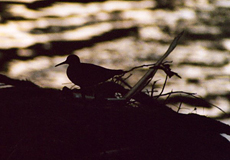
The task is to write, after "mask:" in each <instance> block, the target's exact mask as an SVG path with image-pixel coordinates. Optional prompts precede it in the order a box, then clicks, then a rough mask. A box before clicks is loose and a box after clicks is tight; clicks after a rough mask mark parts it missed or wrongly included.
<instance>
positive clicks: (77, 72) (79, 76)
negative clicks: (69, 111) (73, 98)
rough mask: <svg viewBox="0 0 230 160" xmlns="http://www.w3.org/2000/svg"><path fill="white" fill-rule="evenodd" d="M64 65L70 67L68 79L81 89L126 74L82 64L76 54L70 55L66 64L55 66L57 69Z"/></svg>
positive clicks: (121, 71)
mask: <svg viewBox="0 0 230 160" xmlns="http://www.w3.org/2000/svg"><path fill="white" fill-rule="evenodd" d="M63 64H68V65H69V66H68V68H67V72H66V73H67V77H68V78H69V79H70V81H71V82H73V83H74V84H75V85H78V86H80V88H81V89H83V88H87V87H92V86H96V85H97V84H100V83H102V82H105V81H107V80H108V79H110V78H113V77H114V76H116V75H122V74H124V73H126V72H125V71H123V70H120V69H119V70H114V69H108V68H104V67H101V66H98V65H95V64H91V63H81V61H80V58H79V57H78V56H77V55H74V54H72V55H69V56H68V57H67V59H66V60H65V61H64V62H61V63H59V64H57V65H55V67H57V66H60V65H63Z"/></svg>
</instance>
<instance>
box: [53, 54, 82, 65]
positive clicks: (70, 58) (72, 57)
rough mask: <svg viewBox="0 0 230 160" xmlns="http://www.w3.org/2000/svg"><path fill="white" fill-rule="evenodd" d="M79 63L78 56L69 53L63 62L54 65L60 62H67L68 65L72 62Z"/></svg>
mask: <svg viewBox="0 0 230 160" xmlns="http://www.w3.org/2000/svg"><path fill="white" fill-rule="evenodd" d="M79 63H80V59H79V57H78V56H76V55H69V56H68V57H67V59H66V60H65V61H64V62H62V63H59V64H57V65H56V66H55V67H57V66H60V65H62V64H69V65H71V64H73V65H76V64H79Z"/></svg>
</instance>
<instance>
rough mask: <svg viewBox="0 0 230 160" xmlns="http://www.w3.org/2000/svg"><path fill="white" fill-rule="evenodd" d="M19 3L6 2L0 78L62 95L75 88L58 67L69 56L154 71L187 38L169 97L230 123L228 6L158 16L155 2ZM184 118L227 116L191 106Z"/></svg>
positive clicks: (192, 5)
mask: <svg viewBox="0 0 230 160" xmlns="http://www.w3.org/2000/svg"><path fill="white" fill-rule="evenodd" d="M14 2H17V3H13V1H11V2H0V4H1V5H0V6H1V8H2V12H1V23H0V42H1V43H0V61H1V72H2V73H4V74H6V75H8V76H10V77H14V78H19V79H29V80H31V81H33V82H35V83H36V84H39V85H40V86H42V87H53V88H59V89H61V88H62V87H63V86H65V85H67V86H72V84H71V83H70V81H69V80H68V79H67V77H66V75H65V69H66V66H62V67H60V68H55V67H54V65H55V64H57V63H59V62H62V61H63V60H64V59H65V58H66V56H67V55H68V54H71V53H74V54H77V55H79V57H80V58H81V61H82V62H88V63H95V64H98V65H102V66H105V67H108V68H119V69H120V68H121V69H130V68H132V67H134V66H137V65H143V64H149V63H155V62H156V61H157V60H158V59H159V57H160V56H161V55H163V53H164V52H165V51H166V50H167V48H168V46H169V44H170V43H171V41H172V39H173V38H174V37H175V36H176V35H177V34H178V33H179V32H181V31H182V30H184V31H185V34H184V35H183V37H182V39H181V41H180V43H179V44H178V46H177V47H176V49H175V50H174V51H173V53H172V54H171V55H170V56H169V58H168V59H167V60H169V61H173V63H172V69H173V71H175V72H177V73H178V74H179V75H180V76H181V77H182V79H179V78H176V77H173V78H171V79H170V80H169V81H168V83H167V86H166V88H165V92H170V91H172V90H173V91H185V92H195V93H197V94H198V95H201V96H202V97H204V98H205V99H207V100H209V101H210V102H211V103H213V104H215V105H217V106H219V107H220V108H221V109H223V110H224V111H225V112H227V113H228V114H227V115H225V116H224V118H229V113H230V108H229V106H230V101H229V99H230V52H229V51H230V31H229V24H230V23H229V22H230V19H229V16H228V15H229V14H230V10H229V8H230V3H229V2H228V1H218V0H216V1H213V2H212V3H207V1H193V0H190V1H185V2H184V4H183V3H182V2H181V3H179V1H178V2H177V1H175V3H177V5H175V8H173V9H167V8H159V7H157V2H156V1H132V2H130V1H119V2H118V1H105V2H94V3H73V2H67V1H66V2H52V3H51V1H44V2H42V1H34V2H33V3H31V2H29V1H24V2H23V1H14ZM49 2H50V3H49ZM145 71H146V69H143V70H140V71H136V72H134V73H133V76H131V77H130V78H129V79H128V81H129V83H130V84H135V83H136V82H137V81H138V79H139V78H141V76H142V75H143V74H144V72H145ZM164 79H165V74H164V73H163V72H162V71H159V72H158V74H157V75H156V77H155V78H154V80H159V81H158V82H157V87H158V88H156V90H158V93H159V92H160V90H161V87H162V85H163V83H164ZM156 94H157V93H156ZM172 107H174V108H177V107H178V105H175V106H172ZM181 112H186V113H191V112H197V113H199V114H204V115H207V116H222V112H221V111H220V110H219V109H217V108H215V107H213V108H209V109H205V108H204V107H199V106H198V108H197V109H196V110H194V107H193V108H190V107H188V106H187V105H185V104H182V109H181ZM226 122H227V123H229V124H230V121H228V120H226Z"/></svg>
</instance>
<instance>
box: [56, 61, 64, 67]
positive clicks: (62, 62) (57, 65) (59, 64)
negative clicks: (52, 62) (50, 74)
mask: <svg viewBox="0 0 230 160" xmlns="http://www.w3.org/2000/svg"><path fill="white" fill-rule="evenodd" d="M62 64H67V62H66V61H64V62H62V63H59V64H57V65H56V66H55V67H57V66H60V65H62Z"/></svg>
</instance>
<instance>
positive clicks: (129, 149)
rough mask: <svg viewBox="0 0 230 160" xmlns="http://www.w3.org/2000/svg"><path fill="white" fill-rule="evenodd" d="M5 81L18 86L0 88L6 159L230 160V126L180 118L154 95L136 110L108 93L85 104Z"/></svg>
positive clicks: (66, 93) (0, 138)
mask: <svg viewBox="0 0 230 160" xmlns="http://www.w3.org/2000/svg"><path fill="white" fill-rule="evenodd" d="M0 81H1V82H3V83H5V84H11V85H13V86H14V87H10V88H2V89H0V101H1V105H0V159H1V160H5V159H7V160H17V159H20V160H22V159H24V160H26V159H31V160H32V159H33V160H38V159H42V160H46V159H47V160H62V159H63V160H67V159H68V160H78V159H81V160H84V159H85V160H86V159H93V160H95V159H106V160H107V159H109V160H111V159H114V160H115V159H116V160H117V159H124V160H126V159H133V160H146V159H155V160H204V159H207V160H229V159H230V143H229V141H228V140H226V139H225V138H223V137H222V136H221V135H220V133H226V134H228V135H230V127H229V126H228V125H225V124H223V123H221V122H218V121H216V120H213V119H210V118H207V117H204V116H199V115H196V114H188V115H185V114H179V113H176V112H174V111H172V110H171V109H169V108H168V107H166V106H165V105H163V104H160V103H159V102H158V101H156V100H153V99H151V98H150V97H148V96H145V95H137V96H136V99H137V101H138V104H136V105H137V106H138V107H133V104H130V103H125V102H108V101H106V100H103V99H102V97H103V96H102V95H100V96H99V98H98V99H97V100H94V101H90V102H83V101H81V100H79V99H76V98H73V95H72V92H71V91H70V90H63V91H59V90H54V89H44V88H39V87H38V86H36V85H34V84H32V83H30V82H27V81H18V80H12V79H8V78H7V77H5V76H3V75H1V76H0ZM114 85H115V84H114ZM102 88H103V86H102ZM115 88H116V89H119V87H117V86H115ZM108 94H109V93H106V95H108Z"/></svg>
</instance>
